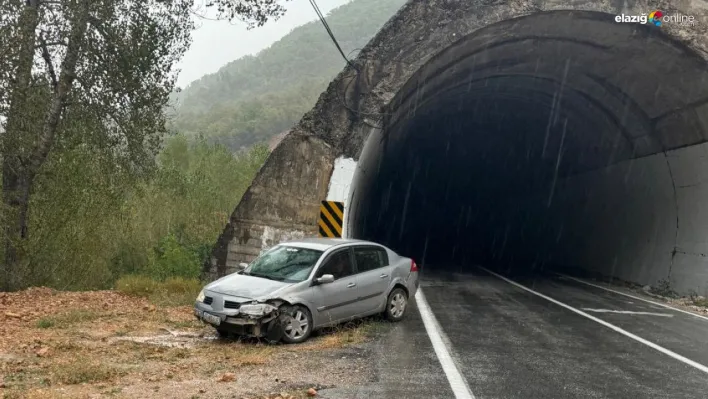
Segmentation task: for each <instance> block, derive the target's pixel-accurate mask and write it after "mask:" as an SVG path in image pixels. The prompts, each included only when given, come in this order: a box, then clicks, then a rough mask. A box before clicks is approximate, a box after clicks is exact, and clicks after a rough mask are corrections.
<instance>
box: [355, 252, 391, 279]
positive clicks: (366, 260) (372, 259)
mask: <svg viewBox="0 0 708 399" xmlns="http://www.w3.org/2000/svg"><path fill="white" fill-rule="evenodd" d="M354 257H355V258H356V266H357V270H358V271H359V272H360V273H361V272H366V271H369V270H374V269H378V268H380V267H384V266H387V265H388V254H387V253H386V250H385V249H383V248H379V247H358V248H354Z"/></svg>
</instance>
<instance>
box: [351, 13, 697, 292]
mask: <svg viewBox="0 0 708 399" xmlns="http://www.w3.org/2000/svg"><path fill="white" fill-rule="evenodd" d="M707 103H708V71H707V68H706V62H705V60H704V59H703V58H702V57H700V56H699V55H697V54H695V53H693V52H692V51H691V50H690V49H688V48H687V47H686V46H684V45H683V44H681V43H679V42H677V41H675V40H673V39H671V38H670V37H669V36H668V35H666V34H665V33H664V32H663V31H662V28H660V27H656V26H653V25H651V26H649V25H641V24H631V23H629V24H625V23H617V22H615V20H614V15H610V14H604V13H596V12H578V11H557V12H546V13H540V14H534V15H531V16H527V17H521V18H516V19H512V20H506V21H503V22H500V23H497V24H494V25H490V26H488V27H486V28H484V29H481V30H478V31H476V32H474V33H473V34H471V35H469V36H467V37H465V38H462V39H460V40H459V41H457V42H456V43H454V44H453V45H451V46H450V47H449V48H447V49H446V50H444V51H442V52H441V53H440V54H439V55H438V56H436V57H435V58H434V59H432V60H431V61H430V62H428V63H427V64H426V65H425V66H424V67H422V68H421V69H420V70H419V71H418V72H417V73H416V74H415V75H414V76H413V77H412V78H411V79H410V80H409V81H408V83H407V84H406V85H405V86H404V87H403V88H402V90H400V91H399V92H398V93H397V95H396V97H395V98H394V99H393V101H392V102H391V104H390V106H389V108H388V112H387V114H386V116H385V118H384V124H383V128H382V129H380V130H376V131H374V132H373V133H372V134H371V135H370V136H369V139H368V141H367V143H366V145H365V147H364V150H363V152H362V153H361V156H360V159H359V168H358V171H357V174H356V175H355V178H354V184H353V190H352V193H351V200H350V211H349V212H350V214H349V217H348V231H349V233H350V235H351V236H352V237H355V238H363V239H371V240H374V241H378V242H381V243H384V244H386V245H389V246H390V247H392V248H393V249H395V250H396V251H398V252H400V253H402V254H406V255H408V256H412V257H414V258H415V259H417V260H419V262H420V263H422V264H423V267H424V268H425V267H430V268H436V267H437V268H441V267H446V266H450V267H455V268H465V267H471V266H472V265H474V264H486V265H503V266H510V265H514V266H515V267H521V268H540V267H549V266H551V265H553V266H571V267H578V268H582V269H585V270H592V271H595V272H598V273H602V274H605V275H612V276H615V277H619V278H623V279H626V280H628V281H634V282H638V283H642V284H654V283H656V282H657V281H659V280H661V279H669V278H670V279H672V280H673V282H674V284H675V285H676V286H682V287H683V286H688V285H692V286H695V285H696V284H699V287H698V288H699V292H700V290H701V287H703V290H708V272H707V271H706V270H708V266H707V264H706V263H704V262H705V260H703V259H700V256H701V254H703V253H704V252H705V250H704V249H703V248H702V247H701V246H700V245H702V243H703V244H704V243H705V242H706V241H708V239H706V238H704V236H705V232H708V224H705V225H696V223H695V217H692V216H691V215H692V214H693V213H695V212H697V211H698V210H697V208H696V206H697V205H696V204H697V203H699V202H700V198H701V197H700V195H701V194H700V193H698V194H696V193H688V192H687V191H686V192H682V191H681V190H682V188H683V186H684V185H687V186H688V185H690V184H691V179H692V177H691V176H693V180H696V178H695V176H697V174H700V173H698V169H700V168H701V167H703V166H704V164H701V162H704V161H702V159H703V158H704V157H705V155H706V154H708V150H707V149H706V148H704V145H703V144H702V143H704V142H705V141H706V138H707V137H708V106H706V104H707ZM707 174H708V173H707ZM706 195H708V189H706ZM706 200H708V197H703V202H705V201H706ZM707 220H708V219H707ZM703 256H704V255H703ZM696 273H699V274H700V273H702V274H700V275H701V276H704V277H705V281H700V282H698V283H697V282H696V281H695V276H696V275H697V274H696ZM689 276H693V277H690V278H689ZM686 279H689V280H693V281H690V282H689V281H686ZM704 286H705V287H704ZM679 288H681V287H679Z"/></svg>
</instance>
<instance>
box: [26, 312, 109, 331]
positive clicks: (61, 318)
mask: <svg viewBox="0 0 708 399" xmlns="http://www.w3.org/2000/svg"><path fill="white" fill-rule="evenodd" d="M99 317H101V315H100V313H97V312H94V311H91V310H84V309H74V310H70V311H68V312H65V313H61V314H58V315H56V316H54V317H43V318H41V319H39V320H37V322H36V323H35V326H36V327H37V328H53V327H56V328H68V327H70V326H72V325H74V324H79V323H84V322H91V321H94V320H96V319H98V318H99Z"/></svg>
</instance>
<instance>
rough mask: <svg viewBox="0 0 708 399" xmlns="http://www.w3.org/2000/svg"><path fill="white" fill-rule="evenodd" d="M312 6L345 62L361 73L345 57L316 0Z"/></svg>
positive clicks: (312, 0) (312, 2)
mask: <svg viewBox="0 0 708 399" xmlns="http://www.w3.org/2000/svg"><path fill="white" fill-rule="evenodd" d="M310 4H311V5H312V8H313V9H314V10H315V13H317V17H318V18H319V19H320V22H322V25H323V26H324V28H325V30H326V31H327V34H329V37H330V38H331V39H332V42H334V45H335V46H336V47H337V50H339V54H341V55H342V58H344V61H346V62H347V64H348V65H349V66H350V67H352V68H354V70H356V71H357V72H358V71H359V70H358V69H357V68H356V66H354V64H353V63H352V62H351V61H350V60H349V58H347V56H346V55H344V51H343V50H342V47H340V46H339V42H337V38H336V37H334V33H333V32H332V29H331V28H330V27H329V24H328V23H327V21H326V20H325V17H324V15H323V14H322V11H320V7H318V6H317V3H316V2H315V0H310Z"/></svg>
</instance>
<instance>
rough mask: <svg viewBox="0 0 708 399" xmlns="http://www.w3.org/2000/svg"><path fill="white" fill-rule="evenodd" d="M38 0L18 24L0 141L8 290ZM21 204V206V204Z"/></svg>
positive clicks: (19, 218)
mask: <svg viewBox="0 0 708 399" xmlns="http://www.w3.org/2000/svg"><path fill="white" fill-rule="evenodd" d="M38 6H39V4H38V0H29V1H28V2H27V3H26V5H25V8H24V10H23V11H22V15H21V16H20V19H19V23H20V26H21V27H22V29H21V31H20V37H19V43H18V44H19V46H20V51H19V57H18V64H17V66H16V68H15V71H14V72H15V77H16V79H15V82H14V84H13V85H12V88H11V90H12V93H11V96H10V109H9V111H8V115H7V125H6V130H5V133H4V135H3V138H2V139H3V140H2V152H3V154H2V159H3V168H2V197H3V205H4V207H3V208H4V209H3V213H4V218H3V219H4V223H5V226H4V227H5V228H4V235H5V237H3V238H4V240H5V246H4V250H5V257H4V258H5V259H4V262H3V273H2V280H3V281H2V289H3V290H4V291H9V290H11V289H14V288H15V287H16V284H17V278H16V276H17V274H18V272H19V271H18V270H17V263H18V246H19V245H20V242H21V240H23V239H24V238H25V237H26V234H27V229H26V222H25V220H26V217H27V201H26V199H25V198H24V197H25V196H24V195H23V192H24V191H25V188H26V186H27V184H28V179H26V177H25V176H23V173H22V172H23V164H24V162H23V159H22V157H23V153H24V152H23V151H22V142H23V141H24V140H26V138H27V136H28V135H29V134H31V132H30V131H29V130H30V125H31V123H30V122H31V118H32V115H28V112H27V109H28V108H29V107H28V103H27V98H28V94H29V93H28V92H29V90H30V82H31V79H32V64H33V58H34V46H35V30H36V28H37V26H38V24H39V13H38ZM23 203H24V205H23Z"/></svg>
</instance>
